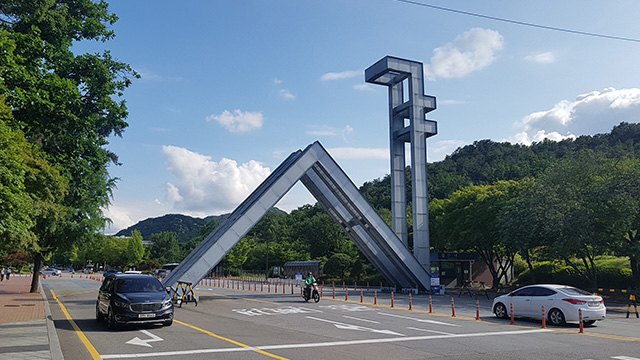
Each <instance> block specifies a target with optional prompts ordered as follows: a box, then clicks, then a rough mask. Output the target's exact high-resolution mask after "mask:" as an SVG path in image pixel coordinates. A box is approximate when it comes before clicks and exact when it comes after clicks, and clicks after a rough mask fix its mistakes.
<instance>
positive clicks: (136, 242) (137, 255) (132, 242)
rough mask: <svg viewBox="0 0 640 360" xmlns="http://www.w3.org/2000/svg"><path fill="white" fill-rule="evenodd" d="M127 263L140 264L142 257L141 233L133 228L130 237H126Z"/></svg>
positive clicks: (131, 264)
mask: <svg viewBox="0 0 640 360" xmlns="http://www.w3.org/2000/svg"><path fill="white" fill-rule="evenodd" d="M126 255H127V256H126V259H127V265H128V266H135V267H138V266H140V263H141V262H142V258H143V257H144V245H143V244H142V235H141V234H140V231H137V230H133V231H132V232H131V237H130V238H128V239H127V254H126Z"/></svg>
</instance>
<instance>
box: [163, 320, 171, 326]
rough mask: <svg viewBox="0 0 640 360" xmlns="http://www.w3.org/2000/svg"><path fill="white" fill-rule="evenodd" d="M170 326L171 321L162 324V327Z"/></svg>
mask: <svg viewBox="0 0 640 360" xmlns="http://www.w3.org/2000/svg"><path fill="white" fill-rule="evenodd" d="M171 324H173V319H171V320H167V321H165V322H163V323H162V326H171Z"/></svg>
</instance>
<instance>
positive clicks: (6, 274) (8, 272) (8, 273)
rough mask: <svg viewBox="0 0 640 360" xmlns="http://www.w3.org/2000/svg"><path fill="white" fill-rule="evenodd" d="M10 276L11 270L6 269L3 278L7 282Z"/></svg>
mask: <svg viewBox="0 0 640 360" xmlns="http://www.w3.org/2000/svg"><path fill="white" fill-rule="evenodd" d="M10 275H11V268H10V267H9V268H7V271H5V272H4V276H6V277H7V280H9V276H10Z"/></svg>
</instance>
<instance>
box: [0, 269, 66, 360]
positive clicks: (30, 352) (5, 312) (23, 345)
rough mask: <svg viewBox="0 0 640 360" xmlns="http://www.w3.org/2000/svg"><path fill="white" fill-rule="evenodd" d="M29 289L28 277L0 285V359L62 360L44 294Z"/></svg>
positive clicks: (18, 276)
mask: <svg viewBox="0 0 640 360" xmlns="http://www.w3.org/2000/svg"><path fill="white" fill-rule="evenodd" d="M30 286H31V276H29V275H12V276H11V278H10V279H9V280H6V279H5V280H4V281H2V282H0V339H3V341H2V342H0V359H11V360H22V359H25V360H26V359H52V360H59V359H63V357H62V350H61V349H60V343H59V341H58V336H57V334H56V329H55V326H54V324H53V319H52V318H51V311H50V309H49V302H48V301H47V298H46V294H44V292H42V289H41V288H40V289H39V290H40V292H37V293H29V289H30Z"/></svg>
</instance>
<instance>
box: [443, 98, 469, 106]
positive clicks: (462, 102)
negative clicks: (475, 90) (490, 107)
mask: <svg viewBox="0 0 640 360" xmlns="http://www.w3.org/2000/svg"><path fill="white" fill-rule="evenodd" d="M466 103H467V102H466V101H464V100H453V99H449V100H438V105H462V104H466Z"/></svg>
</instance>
